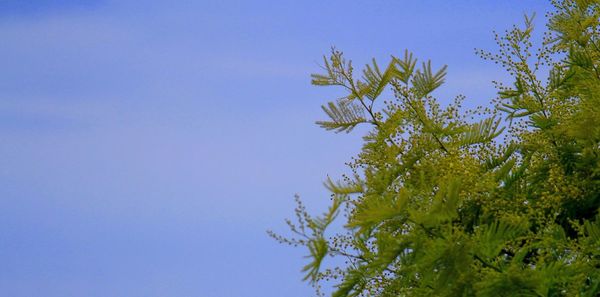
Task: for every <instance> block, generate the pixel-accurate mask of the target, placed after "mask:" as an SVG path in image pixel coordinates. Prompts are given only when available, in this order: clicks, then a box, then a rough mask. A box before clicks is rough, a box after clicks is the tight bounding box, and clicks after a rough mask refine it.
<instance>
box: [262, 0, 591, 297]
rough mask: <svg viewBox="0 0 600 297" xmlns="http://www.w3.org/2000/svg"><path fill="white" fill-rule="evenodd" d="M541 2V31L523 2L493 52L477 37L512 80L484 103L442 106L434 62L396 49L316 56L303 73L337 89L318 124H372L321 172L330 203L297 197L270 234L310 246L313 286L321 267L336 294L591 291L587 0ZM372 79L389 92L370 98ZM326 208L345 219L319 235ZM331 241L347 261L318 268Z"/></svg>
mask: <svg viewBox="0 0 600 297" xmlns="http://www.w3.org/2000/svg"><path fill="white" fill-rule="evenodd" d="M552 4H553V5H554V7H555V11H554V12H552V13H550V14H549V15H548V17H549V20H550V21H549V23H548V26H547V27H548V31H547V32H546V33H545V34H544V37H543V41H542V42H541V44H540V45H539V46H537V47H534V45H533V41H532V37H531V35H532V30H533V25H532V18H530V17H526V18H525V24H524V26H521V27H517V26H515V27H513V28H512V29H511V30H508V31H507V32H506V34H505V35H496V41H497V43H498V46H499V50H498V52H497V53H490V52H485V51H478V53H479V54H480V55H481V56H482V57H483V58H484V59H486V60H491V61H494V62H496V63H498V64H500V65H501V66H502V67H503V68H504V69H505V70H506V71H507V72H508V73H509V74H510V75H511V77H512V79H513V83H512V84H511V85H504V84H501V83H496V88H497V89H498V95H499V96H498V98H497V99H495V100H494V101H493V102H492V105H491V106H492V107H490V108H485V107H480V108H476V109H474V110H467V111H463V110H462V108H461V100H462V97H461V96H459V97H457V99H456V100H455V101H454V102H453V103H451V104H448V105H447V106H442V105H441V104H440V103H438V101H437V100H436V99H435V98H434V97H433V96H432V92H433V91H434V90H436V89H437V88H439V87H440V86H441V85H442V84H443V82H444V77H445V74H446V72H445V67H442V68H441V69H439V70H433V68H432V66H431V63H430V62H426V63H423V64H422V66H421V67H417V60H416V59H415V58H414V57H413V55H412V54H410V53H408V52H406V53H405V55H404V56H403V57H401V58H400V57H392V58H391V61H390V62H389V63H388V64H387V66H386V67H384V68H380V67H379V65H378V64H377V63H376V62H375V61H373V62H372V64H371V65H367V66H366V67H365V68H364V69H363V70H362V76H361V77H360V78H356V75H355V71H354V68H353V65H352V63H351V61H349V60H346V59H345V58H344V56H343V54H342V53H341V52H339V51H336V50H333V51H332V53H331V55H330V56H329V57H326V58H325V59H324V69H325V73H324V74H317V75H313V76H312V78H313V80H312V82H313V84H314V85H317V86H339V87H342V88H343V89H344V90H345V91H346V95H345V97H343V98H342V99H339V100H337V101H334V102H330V103H328V104H327V105H325V106H323V110H324V111H325V113H326V114H327V116H328V117H329V119H328V120H326V121H320V122H317V123H318V124H319V125H320V126H322V127H323V128H325V129H328V130H334V131H336V132H350V131H351V130H352V129H353V128H354V127H356V126H357V125H365V124H366V125H371V126H372V128H371V129H370V132H369V133H368V134H367V135H366V136H365V137H364V145H363V147H362V151H361V152H360V154H359V155H358V156H357V157H356V158H354V159H353V161H352V163H351V164H350V169H351V171H352V174H351V175H348V176H343V177H342V179H341V180H340V181H333V180H331V179H328V180H327V181H326V182H325V186H326V187H327V188H328V189H329V190H330V191H331V193H332V196H331V197H332V205H331V207H330V208H329V209H328V210H327V212H326V213H325V214H324V215H322V216H318V217H313V216H311V215H310V214H308V213H307V211H306V210H305V208H304V206H303V204H302V202H301V201H300V200H299V199H297V201H298V207H297V208H296V215H297V219H298V222H297V223H293V222H292V221H290V220H288V221H287V223H288V225H289V226H290V228H291V231H292V232H293V233H294V234H295V235H296V236H295V237H290V238H288V237H284V236H280V235H277V234H274V233H271V235H272V236H273V237H275V238H276V239H278V240H279V241H281V242H284V243H288V244H292V245H302V246H306V247H307V248H308V250H309V252H310V260H311V261H310V263H308V264H307V265H306V266H305V267H304V271H305V272H306V280H308V281H310V282H311V283H313V284H314V285H315V286H316V287H317V293H319V294H320V291H319V282H320V281H324V280H332V281H334V282H338V283H337V284H336V291H335V293H334V296H598V295H599V294H600V219H599V217H598V208H599V207H600V31H599V30H600V21H599V20H600V0H560V1H559V0H556V1H552ZM543 72H545V73H547V74H546V76H547V79H541V78H540V77H542V75H541V74H540V73H543ZM385 89H391V90H392V91H393V94H394V99H393V100H390V101H385V102H379V101H378V99H379V97H380V95H381V94H382V92H383V91H384V90H385ZM377 106H381V107H380V108H377ZM472 119H478V120H472ZM339 213H342V214H343V216H342V217H341V219H342V220H344V228H343V231H340V232H336V233H335V234H333V235H329V233H328V234H326V230H327V227H328V226H329V225H330V224H331V223H332V222H333V221H334V219H335V218H336V217H337V215H338V214H339ZM328 256H331V257H337V258H342V259H346V265H341V266H337V267H328V268H326V269H322V268H321V266H322V265H321V264H322V263H323V261H324V259H325V258H326V257H328Z"/></svg>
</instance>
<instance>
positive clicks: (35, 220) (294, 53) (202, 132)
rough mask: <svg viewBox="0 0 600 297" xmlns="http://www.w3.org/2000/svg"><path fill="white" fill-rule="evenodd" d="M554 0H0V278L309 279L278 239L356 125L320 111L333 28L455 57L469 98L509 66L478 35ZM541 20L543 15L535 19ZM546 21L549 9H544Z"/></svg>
mask: <svg viewBox="0 0 600 297" xmlns="http://www.w3.org/2000/svg"><path fill="white" fill-rule="evenodd" d="M548 9H549V5H548V3H547V2H546V1H542V0H537V1H530V0H520V1H517V0H508V1H475V0H472V1H467V0H460V1H458V0H457V1H432V0H418V1H417V0H370V1H365V0H360V1H357V0H351V1H349V0H344V1H339V0H327V1H322V0H321V1H312V0H310V1H241V0H240V1H230V0H219V1H203V0H201V1H143V2H141V1H129V0H123V1H109V0H106V1H104V0H102V1H73V0H61V1H49V0H44V1H11V0H9V1H0V36H1V37H2V46H0V65H1V66H2V68H1V70H0V238H1V239H0V262H1V263H2V266H3V267H2V269H0V295H1V296H13V297H21V296H22V297H29V296H45V297H54V296H56V297H59V296H91V297H93V296H123V297H126V296H127V297H136V296H139V297H142V296H143V297H155V296H156V297H158V296H202V297H226V296H265V297H270V296H273V297H275V296H291V297H296V296H297V297H300V296H312V295H313V291H312V289H311V288H310V287H308V285H306V284H305V283H302V282H301V278H302V275H301V273H300V268H301V267H302V265H303V260H304V259H303V258H302V256H303V255H305V254H306V251H304V250H301V249H293V248H290V247H286V246H281V245H278V244H277V243H276V242H275V241H273V240H271V239H270V238H268V237H267V235H266V232H265V231H266V230H267V229H274V230H275V231H279V232H282V233H285V230H286V229H285V225H284V223H283V219H284V218H286V217H291V216H292V215H293V207H294V204H293V195H294V194H295V193H298V194H300V195H301V196H302V197H303V199H304V200H305V201H306V203H307V204H308V206H309V208H310V209H315V210H318V211H319V212H320V211H321V210H322V209H323V207H324V206H325V205H326V204H327V203H328V194H327V193H326V191H325V189H324V188H323V187H322V184H321V183H322V181H323V180H324V179H325V178H326V176H327V175H328V174H329V175H330V176H332V177H336V176H339V175H340V174H341V173H343V172H346V168H345V166H344V162H346V161H348V160H350V157H351V156H352V155H354V154H355V153H357V152H358V149H359V147H360V136H361V135H360V131H359V133H357V134H350V135H345V134H337V135H336V134H333V133H329V132H326V131H322V130H321V129H319V128H318V127H317V126H315V125H314V124H313V123H314V121H315V120H318V119H322V118H323V115H322V112H321V110H320V105H321V104H324V103H325V102H326V101H327V100H330V99H332V98H335V97H336V96H339V95H342V93H341V92H340V90H335V89H324V88H316V87H312V86H310V77H309V75H310V73H314V72H318V71H319V70H320V68H319V66H318V65H319V62H320V61H321V59H322V58H321V57H322V55H323V54H326V53H327V52H328V51H329V49H330V47H331V46H336V47H337V48H338V49H341V50H343V51H344V52H345V54H346V56H347V57H348V58H351V59H353V60H354V61H355V65H362V64H364V63H366V62H368V61H369V59H370V58H372V57H376V58H377V59H379V60H380V61H381V62H382V64H384V63H386V62H387V59H388V57H389V55H391V54H394V55H401V54H403V52H404V50H405V49H409V50H410V51H412V52H414V53H415V55H416V57H418V58H420V59H431V60H432V61H433V65H434V66H436V65H437V66H441V65H443V64H447V65H448V67H449V68H448V78H447V84H446V85H445V86H443V87H442V89H441V90H440V91H438V92H437V95H438V96H439V97H440V99H441V101H442V102H448V100H450V99H452V98H453V97H454V96H455V95H458V94H464V95H466V96H467V105H476V104H480V103H485V102H487V101H488V100H489V99H490V98H492V97H493V96H494V90H493V88H492V85H491V83H490V82H491V80H494V79H503V78H505V77H506V76H505V74H504V73H503V72H502V70H501V69H500V68H499V67H497V66H496V65H493V64H490V63H486V62H485V61H483V60H481V59H479V58H478V57H477V56H476V55H475V54H474V48H475V47H477V48H484V49H492V50H493V49H494V48H495V46H494V43H493V34H492V30H494V29H496V30H498V31H502V30H504V29H506V28H508V27H510V26H511V25H512V24H514V23H519V22H520V21H521V20H522V15H523V14H524V13H531V12H534V11H536V12H538V16H540V18H539V19H538V23H542V21H543V19H542V18H541V16H543V13H544V12H545V11H547V10H548ZM540 27H541V26H540ZM540 29H541V28H540Z"/></svg>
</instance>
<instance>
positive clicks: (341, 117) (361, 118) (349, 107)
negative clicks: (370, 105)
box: [316, 99, 368, 133]
mask: <svg viewBox="0 0 600 297" xmlns="http://www.w3.org/2000/svg"><path fill="white" fill-rule="evenodd" d="M321 108H322V109H323V111H324V112H325V113H326V114H327V115H328V116H329V118H330V119H331V120H330V121H317V122H316V123H317V125H319V126H321V127H322V128H325V129H326V130H334V131H335V132H336V133H339V132H346V133H348V132H350V131H352V129H354V127H356V126H357V125H358V124H361V123H367V122H368V121H367V120H366V119H365V112H364V110H363V108H362V107H361V106H359V105H358V104H355V103H353V102H352V101H349V100H344V99H342V100H338V101H337V102H335V103H334V102H329V103H328V104H327V106H325V105H323V106H321Z"/></svg>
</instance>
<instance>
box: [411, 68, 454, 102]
mask: <svg viewBox="0 0 600 297" xmlns="http://www.w3.org/2000/svg"><path fill="white" fill-rule="evenodd" d="M446 68H447V66H445V65H444V66H443V67H442V68H441V69H440V70H438V71H437V72H436V73H435V74H434V73H433V71H432V70H431V61H427V63H423V69H420V70H417V71H416V72H415V75H414V77H413V80H412V83H413V87H414V89H415V92H416V94H417V96H418V97H425V96H427V95H429V93H431V92H433V91H434V90H435V89H437V88H438V87H440V86H441V85H442V84H443V83H444V79H445V77H446Z"/></svg>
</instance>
